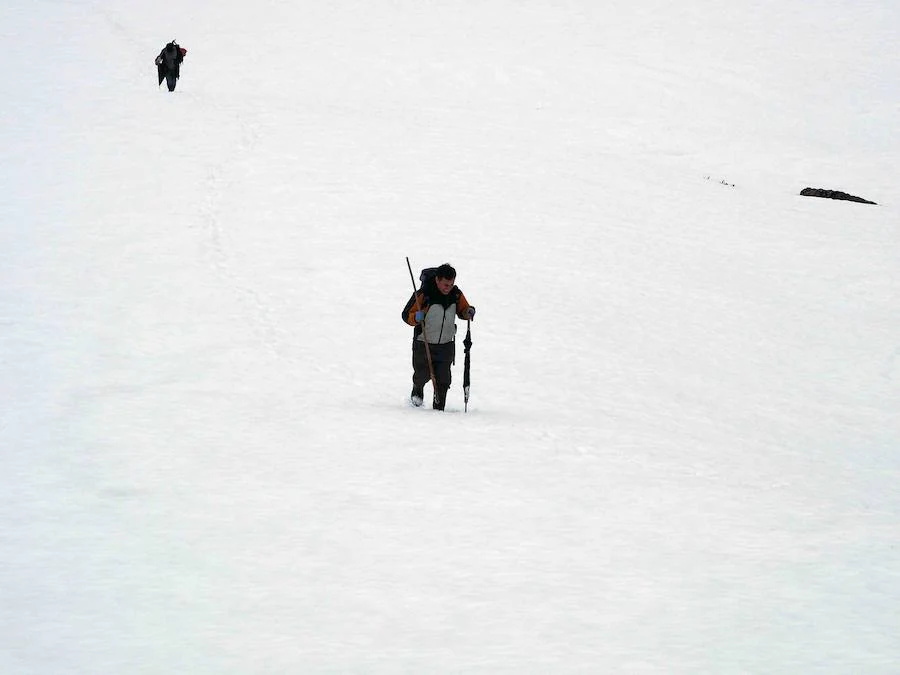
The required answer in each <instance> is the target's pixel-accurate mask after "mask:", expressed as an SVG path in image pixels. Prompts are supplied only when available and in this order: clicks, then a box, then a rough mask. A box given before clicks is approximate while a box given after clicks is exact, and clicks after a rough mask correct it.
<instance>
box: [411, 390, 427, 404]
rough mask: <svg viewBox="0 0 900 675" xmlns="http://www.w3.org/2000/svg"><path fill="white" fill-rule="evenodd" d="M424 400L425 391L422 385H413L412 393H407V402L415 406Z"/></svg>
mask: <svg viewBox="0 0 900 675" xmlns="http://www.w3.org/2000/svg"><path fill="white" fill-rule="evenodd" d="M424 400H425V392H424V391H423V388H422V387H413V390H412V393H411V394H410V395H409V402H410V403H412V404H413V405H414V406H416V407H417V408H418V407H419V406H421V405H422V402H423V401H424Z"/></svg>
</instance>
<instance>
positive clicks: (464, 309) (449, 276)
mask: <svg viewBox="0 0 900 675" xmlns="http://www.w3.org/2000/svg"><path fill="white" fill-rule="evenodd" d="M419 279H420V280H421V281H422V286H421V287H420V288H419V290H417V291H416V292H415V293H413V294H412V296H411V297H410V299H409V302H407V303H406V307H404V308H403V320H404V321H405V322H406V323H408V324H409V325H410V326H415V330H414V331H413V346H412V363H413V388H412V393H411V394H410V401H412V404H413V405H415V406H420V405H422V402H423V400H424V399H425V393H424V388H425V384H426V383H427V382H428V381H429V380H430V379H431V372H432V369H433V372H434V380H435V381H434V385H435V387H434V399H433V401H432V408H434V409H435V410H443V409H444V403H445V402H446V400H447V390H448V389H449V388H450V379H451V378H450V366H451V365H452V364H453V361H454V358H455V356H456V343H455V342H454V338H455V337H456V318H457V317H459V318H460V319H462V320H463V321H465V320H470V319H472V318H474V316H475V308H474V307H472V305H470V304H469V302H468V300H466V296H465V295H463V292H462V291H461V290H459V288H457V287H456V286H455V285H454V282H455V281H456V270H455V269H453V268H452V267H451V266H450V264H449V263H444V264H443V265H441V266H440V267H433V268H429V269H425V270H422V274H421V276H420V277H419ZM423 332H424V337H423ZM425 339H427V340H428V349H427V353H426V347H425ZM428 356H430V357H431V366H429V364H428Z"/></svg>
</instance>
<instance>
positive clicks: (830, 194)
mask: <svg viewBox="0 0 900 675" xmlns="http://www.w3.org/2000/svg"><path fill="white" fill-rule="evenodd" d="M800 194H801V195H803V196H804V197H826V198H828V199H844V200H846V201H848V202H859V203H860V204H874V203H875V202H870V201H869V200H868V199H863V198H862V197H855V196H853V195H848V194H847V193H846V192H841V191H840V190H822V189H820V188H809V187H808V188H803V189H802V190H800Z"/></svg>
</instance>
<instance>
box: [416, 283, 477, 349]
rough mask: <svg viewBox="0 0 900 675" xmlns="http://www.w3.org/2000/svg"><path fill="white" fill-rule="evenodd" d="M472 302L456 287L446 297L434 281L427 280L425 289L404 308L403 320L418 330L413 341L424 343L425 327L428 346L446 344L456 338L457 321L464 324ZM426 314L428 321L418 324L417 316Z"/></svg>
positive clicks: (423, 287)
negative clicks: (421, 310) (457, 319)
mask: <svg viewBox="0 0 900 675" xmlns="http://www.w3.org/2000/svg"><path fill="white" fill-rule="evenodd" d="M469 307H470V305H469V301H468V300H466V296H465V295H463V292H462V291H461V290H459V288H458V287H457V286H454V287H453V288H452V289H450V292H449V293H448V294H447V295H444V294H443V293H441V292H440V291H439V290H438V287H437V284H436V283H435V280H434V277H432V278H430V279H426V280H425V283H424V284H422V288H420V289H419V290H418V291H416V292H415V293H413V294H412V295H411V296H410V298H409V302H407V303H406V306H405V307H404V308H403V320H404V321H405V322H406V323H408V324H409V325H410V326H415V331H413V340H422V324H424V325H425V335H426V337H427V338H428V343H429V344H445V343H447V342H452V341H453V339H454V338H455V337H456V317H459V318H460V319H463V320H465V319H466V312H467V311H468V310H469ZM420 309H423V310H425V320H424V321H423V322H422V324H419V323H416V312H417V311H419V310H420Z"/></svg>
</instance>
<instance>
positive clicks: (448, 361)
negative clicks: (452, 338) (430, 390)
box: [412, 340, 456, 410]
mask: <svg viewBox="0 0 900 675" xmlns="http://www.w3.org/2000/svg"><path fill="white" fill-rule="evenodd" d="M428 350H429V351H430V352H431V365H432V367H433V368H434V379H435V382H436V383H437V389H436V390H435V392H434V400H433V404H432V407H433V408H435V409H437V410H443V409H444V403H445V402H446V400H447V390H448V389H449V388H450V381H451V375H450V366H452V365H453V361H454V360H455V359H456V343H455V342H447V343H446V344H440V345H436V344H431V343H429V344H428ZM412 364H413V387H414V388H415V389H416V390H418V391H421V390H422V388H423V387H424V386H425V385H426V384H427V383H428V382H429V381H431V373H429V371H428V360H427V358H426V355H425V343H424V342H421V341H419V340H414V341H413V347H412Z"/></svg>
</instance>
